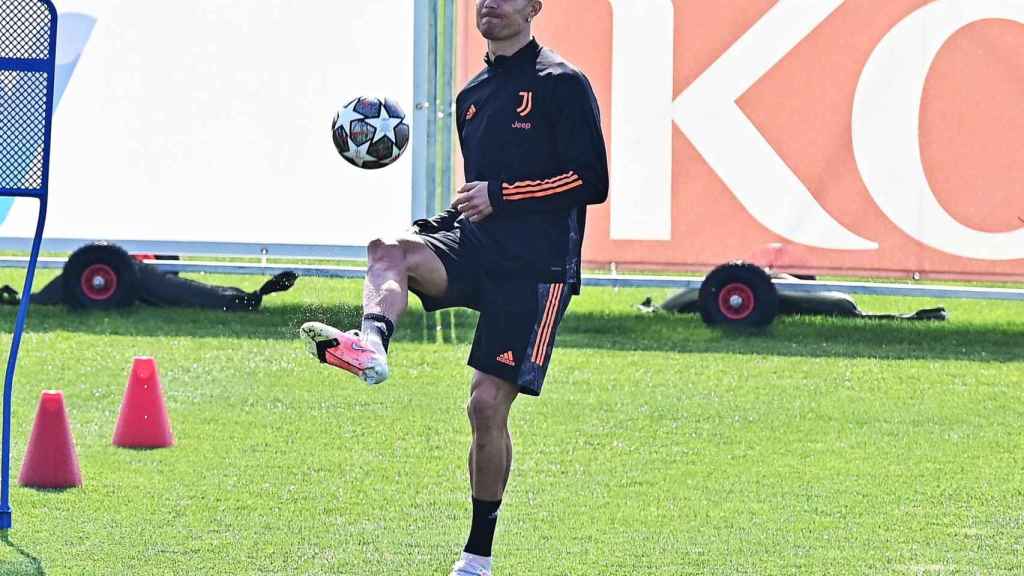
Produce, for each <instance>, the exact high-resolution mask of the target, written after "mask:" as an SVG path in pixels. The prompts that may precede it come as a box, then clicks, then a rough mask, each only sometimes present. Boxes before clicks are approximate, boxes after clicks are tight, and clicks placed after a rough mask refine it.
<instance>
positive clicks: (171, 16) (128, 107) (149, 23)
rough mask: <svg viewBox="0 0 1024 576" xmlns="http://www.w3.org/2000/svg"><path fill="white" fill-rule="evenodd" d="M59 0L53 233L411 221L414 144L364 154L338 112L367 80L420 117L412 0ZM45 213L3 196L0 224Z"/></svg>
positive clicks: (243, 234)
mask: <svg viewBox="0 0 1024 576" xmlns="http://www.w3.org/2000/svg"><path fill="white" fill-rule="evenodd" d="M56 4H57V8H58V10H59V12H60V14H61V21H60V29H59V35H58V36H59V38H58V44H59V49H58V62H57V65H58V73H57V86H56V89H55V93H56V94H57V96H58V97H59V101H58V102H57V103H56V110H55V114H54V129H53V144H52V157H51V170H50V186H49V189H50V204H49V215H48V218H47V226H46V233H45V237H46V238H47V241H48V243H49V245H50V246H55V245H57V244H60V240H62V239H82V240H98V239H102V240H111V241H121V242H122V243H126V244H132V243H133V241H134V244H139V243H149V244H154V245H160V244H161V243H183V242H184V243H196V244H197V245H200V246H207V247H208V245H210V244H212V243H228V244H238V245H240V246H241V245H247V246H248V247H247V248H246V249H245V250H225V249H223V248H221V249H218V250H197V251H199V252H214V253H216V252H222V253H223V252H232V251H233V252H236V253H248V252H249V251H250V250H251V248H252V246H257V245H272V246H275V250H274V251H273V252H272V253H273V254H279V255H287V254H291V255H303V254H309V253H310V250H309V248H310V247H317V246H319V247H338V246H359V245H364V244H365V243H366V242H367V241H368V240H369V239H371V238H372V237H374V236H375V235H377V234H380V233H381V232H382V231H387V230H400V229H402V228H404V227H406V226H407V225H408V223H409V220H410V216H411V191H412V158H411V156H412V154H411V153H409V151H407V153H406V155H405V156H404V157H403V158H401V159H400V160H399V161H398V162H397V163H396V164H395V165H392V166H390V167H388V168H385V169H382V170H375V171H364V170H360V169H357V168H355V167H353V166H351V165H349V164H348V163H346V162H345V161H344V160H343V159H341V158H340V157H339V156H338V154H337V153H336V152H335V150H334V147H333V145H332V142H331V137H330V129H329V126H330V123H331V120H332V118H333V116H334V113H335V111H337V110H338V108H340V107H341V106H342V105H343V104H344V103H346V102H347V101H348V100H350V99H352V98H354V97H356V96H360V95H369V96H374V95H379V96H385V95H386V96H388V97H391V98H393V99H395V100H397V101H398V102H399V103H400V104H401V105H402V107H403V108H404V109H405V112H406V114H407V115H408V116H409V118H408V121H409V122H410V123H412V111H413V110H412V108H413V88H414V70H413V67H414V16H415V7H414V5H415V3H414V2H410V1H409V0H374V1H373V2H358V1H355V0H342V1H332V2H312V1H304V2H303V1H295V0H259V1H253V0H175V1H174V2H154V1H148V0H147V1H140V0H62V1H58V2H57V3H56ZM414 130H415V127H414ZM36 215H37V209H36V202H35V201H34V200H26V199H18V200H15V201H8V202H6V203H5V204H3V205H0V218H2V220H0V236H2V237H4V238H6V239H8V240H9V239H18V238H30V237H31V235H32V231H33V230H34V226H35V221H36ZM289 247H294V248H293V249H291V248H289ZM314 252H315V250H314ZM319 253H321V254H328V253H330V252H329V250H327V251H326V252H325V251H324V250H321V251H320V252H319Z"/></svg>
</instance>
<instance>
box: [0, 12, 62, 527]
mask: <svg viewBox="0 0 1024 576" xmlns="http://www.w3.org/2000/svg"><path fill="white" fill-rule="evenodd" d="M5 1H6V0H5ZM20 4H22V5H24V6H25V7H26V8H28V9H26V10H24V11H23V13H19V12H18V11H17V10H16V8H14V7H10V6H9V7H8V8H6V9H5V10H7V11H6V12H4V13H2V14H0V18H2V24H3V27H2V32H0V74H2V73H5V72H6V73H13V74H14V75H15V76H14V77H15V78H21V77H22V76H21V75H39V74H43V75H45V76H46V78H45V85H46V89H45V93H44V94H42V99H43V100H44V101H45V116H44V117H43V119H42V120H43V123H42V126H41V128H42V132H43V133H42V140H43V141H42V149H41V150H38V152H37V151H36V148H35V146H33V147H32V148H30V149H29V150H30V153H31V154H33V155H41V159H42V164H41V174H39V177H40V178H39V184H38V186H29V185H26V184H25V183H24V182H23V183H21V184H17V183H8V184H11V185H10V187H5V186H6V185H5V181H4V180H0V197H8V198H10V197H15V198H36V199H37V200H39V218H38V220H37V222H36V232H35V236H34V237H33V239H32V252H31V256H30V257H29V262H28V269H27V270H26V272H25V284H24V288H23V289H22V294H24V295H25V297H24V298H22V299H21V304H20V305H19V306H18V316H17V318H16V319H15V321H14V333H13V335H12V337H11V352H10V355H9V356H8V357H7V371H6V373H5V375H4V405H3V412H4V414H3V419H4V422H3V455H2V457H3V463H2V469H0V474H2V478H0V482H2V484H0V530H8V529H10V528H11V502H10V480H11V401H12V398H13V392H14V370H15V367H16V366H17V363H18V349H19V348H20V346H21V335H22V333H23V332H24V330H25V320H26V319H27V318H28V308H29V300H30V299H29V298H28V295H29V294H31V293H32V278H33V276H35V272H36V264H37V262H38V261H39V248H40V245H41V243H42V239H43V226H44V225H45V223H46V201H47V195H48V194H47V193H48V190H49V174H50V134H51V127H52V121H53V85H54V68H55V64H56V57H57V9H56V8H55V7H54V5H53V2H52V1H51V0H22V2H21V3H20ZM40 6H42V7H45V9H46V11H47V13H48V14H49V18H48V21H47V19H45V18H44V19H42V20H39V19H38V17H37V16H36V20H35V21H33V20H31V19H30V18H31V17H32V16H31V12H32V10H30V9H32V8H34V10H35V11H36V12H38V11H39V7H40ZM22 16H24V18H22ZM45 27H48V28H49V29H48V30H46V28H45ZM19 33H23V34H25V35H26V36H25V37H26V38H31V37H32V36H35V37H36V39H37V40H39V39H42V38H47V39H48V44H47V46H46V49H45V50H44V51H43V56H44V57H40V56H39V54H29V55H27V56H26V55H22V54H19V53H14V54H11V53H8V51H7V45H6V44H4V42H3V38H9V37H10V36H16V35H17V34H19ZM16 48H18V49H20V48H21V47H20V46H17V47H16ZM0 88H2V87H0ZM18 97H19V96H18V95H17V93H16V92H12V93H8V92H7V91H4V92H2V93H0V105H2V104H3V100H4V99H7V100H14V99H16V98H18ZM35 111H36V112H37V113H38V111H39V110H38V104H37V109H36V110H35ZM3 126H4V128H5V129H8V130H12V131H13V130H14V129H15V128H13V127H12V124H10V123H4V124H3ZM34 127H35V126H30V127H29V129H28V130H29V131H31V129H32V128H34ZM22 134H25V132H24V131H19V134H18V135H16V136H15V137H17V136H19V135H22ZM26 135H27V136H29V137H30V136H32V135H33V134H31V133H29V134H26ZM35 135H36V136H37V137H38V129H37V130H36V132H35ZM27 139H28V138H27ZM28 140H29V142H28V144H27V145H32V143H33V142H35V140H30V139H28ZM4 142H7V141H6V140H5V141H0V144H3V143H4ZM9 153H10V150H9V149H8V148H6V147H5V146H0V175H2V174H3V169H4V166H3V165H4V164H8V165H10V164H13V163H14V161H15V160H17V158H15V157H12V156H13V155H12V156H8V154H9Z"/></svg>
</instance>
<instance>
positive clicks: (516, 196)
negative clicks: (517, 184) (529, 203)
mask: <svg viewBox="0 0 1024 576" xmlns="http://www.w3.org/2000/svg"><path fill="white" fill-rule="evenodd" d="M580 186H583V180H578V179H577V180H573V181H572V182H570V183H569V184H565V185H564V186H559V187H558V188H552V189H546V190H541V191H539V192H534V193H532V194H526V193H517V194H514V195H513V194H508V195H506V196H505V200H525V199H527V198H539V197H541V196H551V195H552V194H558V193H560V192H565V191H566V190H572V189H573V188H579V187H580Z"/></svg>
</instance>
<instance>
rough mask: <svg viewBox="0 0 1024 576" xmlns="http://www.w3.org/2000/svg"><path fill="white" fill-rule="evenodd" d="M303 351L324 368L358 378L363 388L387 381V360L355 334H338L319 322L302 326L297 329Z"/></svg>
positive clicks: (338, 331)
mask: <svg viewBox="0 0 1024 576" xmlns="http://www.w3.org/2000/svg"><path fill="white" fill-rule="evenodd" d="M299 337H300V338H302V340H303V342H305V343H306V349H307V350H308V351H309V353H310V354H312V355H313V356H314V357H315V358H317V359H318V360H320V361H321V362H323V363H324V364H330V365H331V366H334V367H337V368H341V369H342V370H346V371H348V372H351V373H353V374H355V375H356V376H359V377H360V378H362V379H363V381H365V382H366V383H367V384H380V383H381V382H383V381H384V380H387V377H388V358H387V356H386V355H384V354H381V353H380V352H377V351H376V350H374V349H373V348H371V347H370V346H369V345H368V344H366V343H365V342H363V340H362V339H361V338H360V337H359V332H358V331H355V330H352V331H351V332H342V331H341V330H338V329H337V328H334V327H333V326H328V325H327V324H322V323H320V322H306V323H305V324H303V325H302V328H300V329H299Z"/></svg>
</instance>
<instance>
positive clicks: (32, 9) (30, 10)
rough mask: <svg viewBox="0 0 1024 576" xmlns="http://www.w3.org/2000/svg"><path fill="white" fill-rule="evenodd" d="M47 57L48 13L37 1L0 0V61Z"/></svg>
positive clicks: (48, 52) (48, 48)
mask: <svg viewBox="0 0 1024 576" xmlns="http://www.w3.org/2000/svg"><path fill="white" fill-rule="evenodd" d="M49 57H50V11H49V10H47V8H46V4H44V3H42V2H40V1H39V0H0V58H25V59H31V60H46V59H48V58H49Z"/></svg>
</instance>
